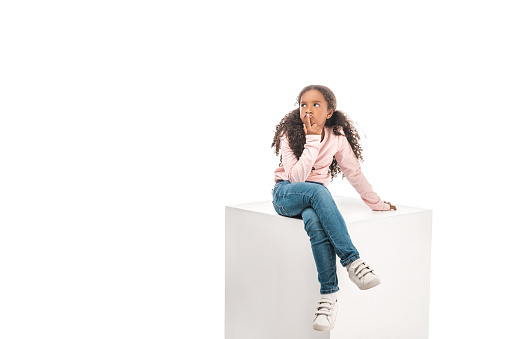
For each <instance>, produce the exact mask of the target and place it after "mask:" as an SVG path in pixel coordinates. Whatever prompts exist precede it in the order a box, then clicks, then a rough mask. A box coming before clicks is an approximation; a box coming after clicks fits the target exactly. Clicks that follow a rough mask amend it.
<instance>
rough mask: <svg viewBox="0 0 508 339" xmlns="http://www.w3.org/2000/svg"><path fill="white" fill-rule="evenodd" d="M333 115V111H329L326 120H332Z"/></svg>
mask: <svg viewBox="0 0 508 339" xmlns="http://www.w3.org/2000/svg"><path fill="white" fill-rule="evenodd" d="M332 115H333V109H329V110H328V114H327V115H326V119H330V118H331V117H332Z"/></svg>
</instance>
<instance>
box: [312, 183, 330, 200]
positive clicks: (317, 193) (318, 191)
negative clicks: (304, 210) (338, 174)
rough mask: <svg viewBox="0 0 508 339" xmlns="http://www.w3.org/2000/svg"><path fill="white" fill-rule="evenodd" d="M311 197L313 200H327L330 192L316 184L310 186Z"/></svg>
mask: <svg viewBox="0 0 508 339" xmlns="http://www.w3.org/2000/svg"><path fill="white" fill-rule="evenodd" d="M312 186H313V187H312V197H313V198H314V199H328V198H330V197H331V194H330V191H328V189H327V188H326V187H325V186H323V185H318V184H312Z"/></svg>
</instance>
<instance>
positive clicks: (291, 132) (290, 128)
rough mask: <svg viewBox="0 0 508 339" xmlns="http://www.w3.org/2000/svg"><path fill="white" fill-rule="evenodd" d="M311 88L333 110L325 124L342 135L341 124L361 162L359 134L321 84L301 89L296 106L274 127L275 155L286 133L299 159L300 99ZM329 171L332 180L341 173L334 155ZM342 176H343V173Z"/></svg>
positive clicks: (301, 133)
mask: <svg viewBox="0 0 508 339" xmlns="http://www.w3.org/2000/svg"><path fill="white" fill-rule="evenodd" d="M311 89H315V90H318V91H319V92H321V94H323V96H324V97H325V100H326V104H327V110H329V109H332V110H333V115H332V116H331V117H330V118H329V119H327V120H326V123H325V126H327V127H333V133H334V134H335V135H344V134H341V133H340V132H339V131H338V130H339V127H341V126H342V128H343V131H344V133H345V136H346V138H347V141H348V142H349V144H350V145H351V148H352V149H353V152H354V154H355V156H356V158H357V159H358V160H359V161H362V162H363V157H362V147H361V146H360V143H359V141H360V135H359V134H358V132H357V130H356V128H355V126H354V125H353V122H352V121H351V120H349V118H348V117H347V115H346V114H345V113H344V112H342V111H340V110H337V109H336V107H337V99H336V98H335V95H334V94H333V92H332V91H331V90H330V89H329V88H328V87H326V86H322V85H309V86H306V87H305V88H304V89H302V90H301V91H300V94H298V97H297V99H296V100H297V101H296V103H295V105H296V104H298V108H296V109H294V110H293V111H291V112H289V113H288V114H286V116H284V118H282V120H281V121H280V122H279V124H278V125H277V126H276V127H275V136H274V137H273V142H272V147H275V155H279V150H280V137H281V136H282V135H284V134H286V135H287V138H288V141H289V147H291V149H292V150H293V152H294V154H295V156H296V158H297V159H300V156H301V155H302V153H303V149H304V146H305V142H306V138H305V132H304V131H303V123H302V120H301V119H300V100H301V98H302V95H303V94H304V93H305V92H307V91H309V90H311ZM280 164H282V154H281V155H280ZM280 164H279V165H280ZM329 173H330V177H331V180H333V178H335V177H336V176H337V175H338V174H339V173H341V170H340V168H339V165H338V164H337V160H336V159H335V157H333V161H332V163H331V165H330V167H329ZM342 178H344V174H343V173H342Z"/></svg>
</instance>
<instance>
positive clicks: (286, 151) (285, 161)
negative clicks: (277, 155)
mask: <svg viewBox="0 0 508 339" xmlns="http://www.w3.org/2000/svg"><path fill="white" fill-rule="evenodd" d="M305 138H306V142H305V146H304V149H303V153H302V155H301V156H300V159H297V158H296V156H295V154H294V152H293V150H292V149H291V147H289V141H288V139H287V137H286V135H283V136H282V137H281V140H280V149H281V152H282V165H283V166H284V171H285V172H286V174H287V176H288V180H289V182H291V183H293V182H304V181H305V180H307V178H308V177H309V174H310V172H311V171H312V166H314V163H315V162H316V159H317V157H318V154H319V149H320V147H321V146H320V144H321V143H320V141H321V136H320V135H306V136H305Z"/></svg>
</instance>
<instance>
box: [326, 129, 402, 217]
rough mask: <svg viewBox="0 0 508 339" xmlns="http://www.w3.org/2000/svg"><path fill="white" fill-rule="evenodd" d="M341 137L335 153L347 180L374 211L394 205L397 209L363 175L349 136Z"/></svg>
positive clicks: (383, 209)
mask: <svg viewBox="0 0 508 339" xmlns="http://www.w3.org/2000/svg"><path fill="white" fill-rule="evenodd" d="M340 139H341V140H340V143H339V145H340V146H339V150H338V152H337V153H335V159H337V163H338V165H339V167H340V169H341V171H342V172H343V173H344V175H345V176H346V178H347V180H348V181H349V182H350V183H351V185H352V186H353V187H354V188H355V190H356V191H357V192H358V194H360V197H361V198H362V200H363V202H364V203H365V204H367V206H369V207H370V208H372V209H373V210H374V211H388V210H390V209H391V208H392V207H393V208H394V209H395V206H392V205H391V204H389V203H388V204H387V203H385V202H384V201H382V200H381V198H380V197H379V196H378V195H377V194H376V192H374V190H373V189H372V186H371V185H370V184H369V182H368V181H367V178H366V177H365V176H364V175H363V173H362V168H361V167H360V163H359V162H358V159H357V158H356V156H355V153H354V152H353V149H352V148H351V145H350V144H349V142H348V140H347V138H346V137H345V136H340Z"/></svg>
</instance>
